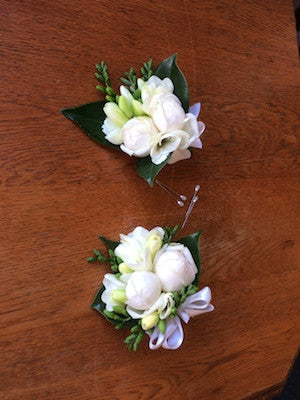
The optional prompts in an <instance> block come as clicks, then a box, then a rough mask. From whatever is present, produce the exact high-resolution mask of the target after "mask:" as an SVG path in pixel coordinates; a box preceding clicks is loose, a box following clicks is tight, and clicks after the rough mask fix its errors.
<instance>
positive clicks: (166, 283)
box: [154, 243, 197, 292]
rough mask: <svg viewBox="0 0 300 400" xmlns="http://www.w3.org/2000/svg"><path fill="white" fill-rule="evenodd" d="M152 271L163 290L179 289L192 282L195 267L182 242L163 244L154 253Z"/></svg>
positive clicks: (195, 270)
mask: <svg viewBox="0 0 300 400" xmlns="http://www.w3.org/2000/svg"><path fill="white" fill-rule="evenodd" d="M154 272H155V274H156V275H157V276H158V278H159V280H160V282H161V286H162V289H163V290H164V291H165V292H172V291H179V290H180V289H181V287H182V285H184V286H187V285H189V284H190V283H192V282H193V280H194V279H195V276H196V274H197V267H196V265H195V262H194V260H193V257H192V255H191V253H190V251H189V249H188V248H187V247H185V246H184V245H183V244H177V243H176V244H175V243H174V244H173V243H171V244H170V245H165V246H164V247H163V248H162V249H161V250H159V251H158V252H157V254H156V257H155V260H154Z"/></svg>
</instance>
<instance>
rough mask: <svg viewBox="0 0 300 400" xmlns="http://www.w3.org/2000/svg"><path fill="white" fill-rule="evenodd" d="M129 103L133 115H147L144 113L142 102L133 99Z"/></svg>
mask: <svg viewBox="0 0 300 400" xmlns="http://www.w3.org/2000/svg"><path fill="white" fill-rule="evenodd" d="M131 105H132V110H133V114H134V116H135V117H141V116H143V115H147V114H145V113H144V110H143V105H142V103H141V102H139V101H138V100H133V101H132V104H131Z"/></svg>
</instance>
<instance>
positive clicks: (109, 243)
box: [99, 235, 120, 250]
mask: <svg viewBox="0 0 300 400" xmlns="http://www.w3.org/2000/svg"><path fill="white" fill-rule="evenodd" d="M99 239H100V240H101V242H102V243H104V244H105V246H106V247H107V248H108V249H110V250H115V248H116V247H117V246H119V244H120V242H115V241H113V240H109V239H107V238H105V237H104V236H102V235H99Z"/></svg>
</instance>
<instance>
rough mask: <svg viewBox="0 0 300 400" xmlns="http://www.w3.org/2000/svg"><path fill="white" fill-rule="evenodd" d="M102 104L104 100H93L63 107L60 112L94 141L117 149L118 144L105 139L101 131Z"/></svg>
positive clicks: (103, 118)
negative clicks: (76, 105)
mask: <svg viewBox="0 0 300 400" xmlns="http://www.w3.org/2000/svg"><path fill="white" fill-rule="evenodd" d="M104 104H105V101H95V102H94V103H88V104H84V105H82V106H79V107H75V108H65V109H63V110H61V113H62V114H63V115H64V116H65V117H67V118H69V119H70V120H71V121H73V122H75V123H76V124H77V125H79V127H80V128H81V129H82V130H83V132H85V133H86V134H87V135H88V136H90V137H91V138H92V139H94V140H95V141H96V142H99V143H101V144H103V145H104V146H108V147H113V148H115V149H119V146H116V145H114V144H112V143H110V142H109V141H108V140H106V139H105V135H104V133H103V132H102V125H103V122H104V120H105V118H106V115H105V114H104V111H103V107H104Z"/></svg>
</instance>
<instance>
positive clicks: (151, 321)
mask: <svg viewBox="0 0 300 400" xmlns="http://www.w3.org/2000/svg"><path fill="white" fill-rule="evenodd" d="M141 321H142V328H143V329H144V331H148V330H149V329H151V328H153V327H154V326H155V325H156V324H157V323H158V321H159V316H158V313H157V312H156V313H153V314H150V315H147V316H146V317H144V318H142V320H141Z"/></svg>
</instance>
